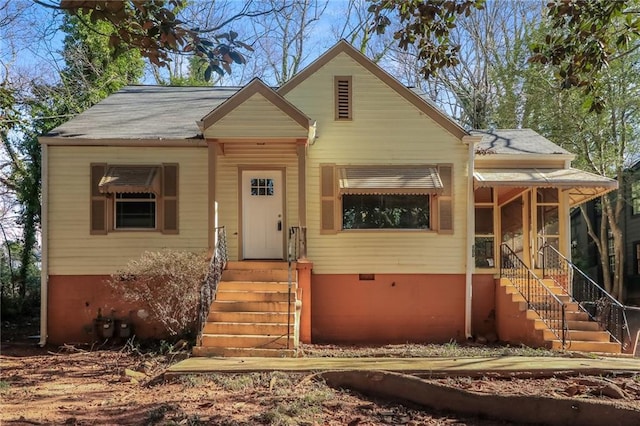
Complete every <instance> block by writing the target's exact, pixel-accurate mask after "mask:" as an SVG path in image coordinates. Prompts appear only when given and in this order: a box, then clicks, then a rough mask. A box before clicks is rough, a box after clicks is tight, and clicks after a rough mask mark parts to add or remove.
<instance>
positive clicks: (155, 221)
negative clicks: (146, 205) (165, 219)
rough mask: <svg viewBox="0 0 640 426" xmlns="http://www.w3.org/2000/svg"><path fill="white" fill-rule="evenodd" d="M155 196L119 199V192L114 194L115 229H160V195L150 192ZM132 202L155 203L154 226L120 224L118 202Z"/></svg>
mask: <svg viewBox="0 0 640 426" xmlns="http://www.w3.org/2000/svg"><path fill="white" fill-rule="evenodd" d="M148 194H150V195H151V196H153V198H127V199H119V198H118V196H119V195H121V194H119V193H116V194H113V229H114V230H117V231H157V230H158V196H157V195H156V194H154V193H153V192H149V193H148ZM132 202H152V203H153V204H154V209H153V227H148V228H146V227H142V228H138V227H129V226H124V227H123V226H118V203H125V204H126V203H132Z"/></svg>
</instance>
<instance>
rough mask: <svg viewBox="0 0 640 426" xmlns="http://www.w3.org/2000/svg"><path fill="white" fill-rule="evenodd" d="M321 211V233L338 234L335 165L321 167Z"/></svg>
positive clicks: (322, 165)
mask: <svg viewBox="0 0 640 426" xmlns="http://www.w3.org/2000/svg"><path fill="white" fill-rule="evenodd" d="M320 209H321V214H320V232H321V233H323V234H333V233H336V232H337V229H336V228H337V227H336V213H335V212H336V177H335V165H333V164H321V165H320Z"/></svg>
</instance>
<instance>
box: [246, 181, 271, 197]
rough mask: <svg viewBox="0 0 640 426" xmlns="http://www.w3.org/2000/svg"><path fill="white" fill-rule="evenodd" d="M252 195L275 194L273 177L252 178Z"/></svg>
mask: <svg viewBox="0 0 640 426" xmlns="http://www.w3.org/2000/svg"><path fill="white" fill-rule="evenodd" d="M251 195H255V196H270V195H274V186H273V179H259V178H253V179H251Z"/></svg>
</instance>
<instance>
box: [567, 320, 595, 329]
mask: <svg viewBox="0 0 640 426" xmlns="http://www.w3.org/2000/svg"><path fill="white" fill-rule="evenodd" d="M567 327H569V330H585V331H586V330H591V331H600V325H599V324H598V323H597V322H595V321H567Z"/></svg>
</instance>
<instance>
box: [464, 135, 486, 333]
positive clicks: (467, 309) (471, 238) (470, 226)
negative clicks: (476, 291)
mask: <svg viewBox="0 0 640 426" xmlns="http://www.w3.org/2000/svg"><path fill="white" fill-rule="evenodd" d="M480 140H482V138H481V137H473V136H466V137H463V138H462V141H463V142H464V143H468V144H469V159H468V164H467V244H466V248H465V253H466V256H465V263H466V267H465V277H464V278H465V298H464V332H465V335H466V338H467V339H471V338H472V337H473V333H472V331H473V330H472V326H471V315H472V302H473V272H474V271H475V266H476V265H475V259H474V253H473V246H474V244H475V240H476V236H475V215H476V209H475V197H474V185H473V172H474V167H475V166H474V159H475V144H476V143H477V142H479V141H480Z"/></svg>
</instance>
